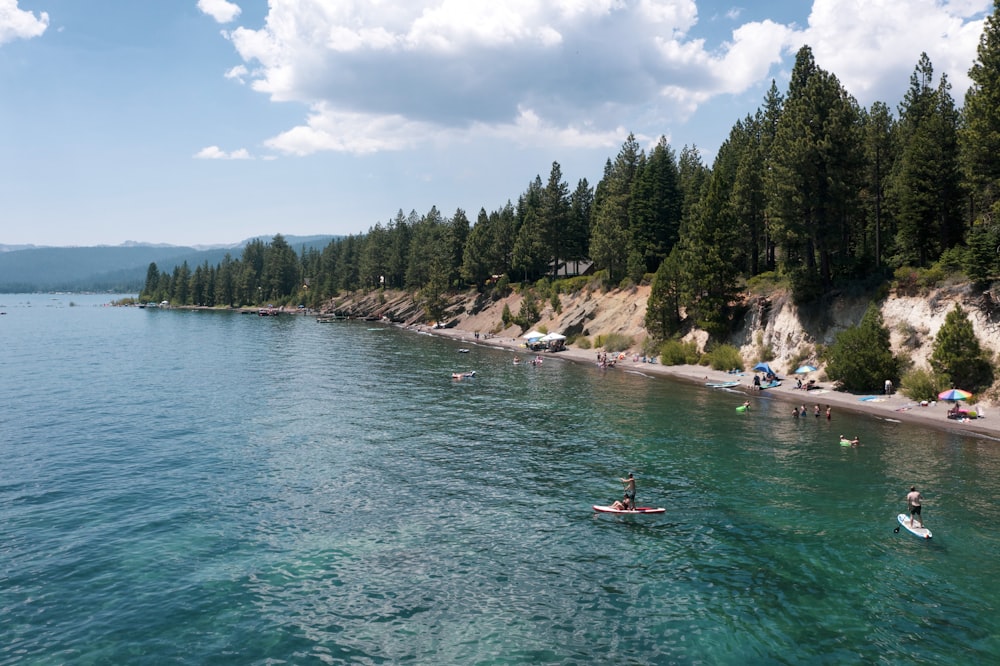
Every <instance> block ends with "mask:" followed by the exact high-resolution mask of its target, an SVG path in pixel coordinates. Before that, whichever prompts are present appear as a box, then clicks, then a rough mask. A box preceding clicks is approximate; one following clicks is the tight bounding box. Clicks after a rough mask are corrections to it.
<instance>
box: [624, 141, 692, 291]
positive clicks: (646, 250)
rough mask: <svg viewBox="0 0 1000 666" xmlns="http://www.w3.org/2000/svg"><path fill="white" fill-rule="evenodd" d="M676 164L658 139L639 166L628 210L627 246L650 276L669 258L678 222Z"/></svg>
mask: <svg viewBox="0 0 1000 666" xmlns="http://www.w3.org/2000/svg"><path fill="white" fill-rule="evenodd" d="M678 181H679V174H678V171H677V161H676V157H675V156H674V152H673V150H672V149H671V148H670V144H668V143H667V140H666V138H664V137H660V140H659V142H658V143H657V144H656V147H655V148H653V150H652V151H651V152H650V154H649V157H648V158H647V159H645V160H643V161H641V162H640V167H639V168H638V170H637V173H636V177H635V181H634V182H633V185H632V196H631V202H630V206H631V208H630V210H629V232H630V243H631V247H632V249H633V252H635V253H636V254H637V255H638V257H639V260H640V261H641V262H642V270H643V272H653V271H655V270H656V269H657V267H659V265H660V263H661V262H662V261H663V260H664V259H665V258H666V257H667V255H668V254H670V250H671V249H672V248H673V246H674V243H676V242H677V235H678V232H679V227H680V219H681V203H682V196H681V191H680V184H679V182H678Z"/></svg>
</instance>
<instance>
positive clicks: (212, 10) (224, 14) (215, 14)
mask: <svg viewBox="0 0 1000 666" xmlns="http://www.w3.org/2000/svg"><path fill="white" fill-rule="evenodd" d="M198 9H200V10H201V11H202V12H204V13H205V14H208V15H209V16H211V17H212V18H214V19H215V20H216V22H218V23H229V22H230V21H233V20H235V19H236V17H237V16H239V15H240V14H241V13H243V10H241V9H240V7H239V5H236V4H234V3H232V2H227V0H198Z"/></svg>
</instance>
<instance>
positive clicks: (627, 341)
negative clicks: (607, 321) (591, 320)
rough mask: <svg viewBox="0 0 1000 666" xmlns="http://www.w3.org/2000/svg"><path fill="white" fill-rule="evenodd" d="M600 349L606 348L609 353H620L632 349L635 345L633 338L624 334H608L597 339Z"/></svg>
mask: <svg viewBox="0 0 1000 666" xmlns="http://www.w3.org/2000/svg"><path fill="white" fill-rule="evenodd" d="M597 340H598V345H597V346H598V347H604V349H605V350H606V351H609V352H620V351H625V350H627V349H631V348H632V345H633V340H632V336H630V335H624V334H623V333H608V334H607V335H600V336H598V337H597Z"/></svg>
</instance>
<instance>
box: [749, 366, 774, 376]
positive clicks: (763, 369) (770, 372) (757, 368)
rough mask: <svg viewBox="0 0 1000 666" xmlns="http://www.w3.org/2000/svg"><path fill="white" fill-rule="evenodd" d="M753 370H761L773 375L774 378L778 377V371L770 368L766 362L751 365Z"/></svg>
mask: <svg viewBox="0 0 1000 666" xmlns="http://www.w3.org/2000/svg"><path fill="white" fill-rule="evenodd" d="M753 371H754V372H763V373H764V374H765V375H774V377H775V378H778V373H777V372H775V371H774V370H772V369H771V366H770V365H768V364H767V363H758V364H757V365H755V366H753Z"/></svg>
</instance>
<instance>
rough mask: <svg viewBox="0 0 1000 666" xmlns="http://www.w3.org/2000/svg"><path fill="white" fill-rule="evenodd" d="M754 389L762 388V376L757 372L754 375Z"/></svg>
mask: <svg viewBox="0 0 1000 666" xmlns="http://www.w3.org/2000/svg"><path fill="white" fill-rule="evenodd" d="M753 389H754V390H755V391H759V390H760V377H758V376H757V373H756V372H755V373H754V375H753Z"/></svg>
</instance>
